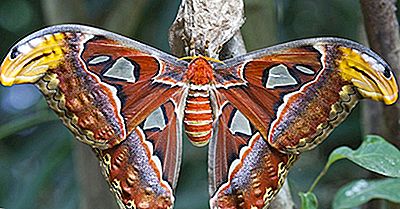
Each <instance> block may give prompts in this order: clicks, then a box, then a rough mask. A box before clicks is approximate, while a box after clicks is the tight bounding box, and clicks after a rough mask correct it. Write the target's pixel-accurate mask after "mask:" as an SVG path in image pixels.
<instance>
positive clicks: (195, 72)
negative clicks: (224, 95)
mask: <svg viewBox="0 0 400 209" xmlns="http://www.w3.org/2000/svg"><path fill="white" fill-rule="evenodd" d="M213 78H214V75H213V68H212V66H211V65H210V63H209V62H208V61H207V60H206V59H204V58H203V57H198V58H196V59H194V60H193V61H191V62H190V64H189V66H188V71H187V72H186V79H187V80H188V81H189V83H191V84H195V85H205V84H209V83H210V82H211V81H212V80H213Z"/></svg>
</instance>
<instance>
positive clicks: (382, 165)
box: [300, 135, 400, 209]
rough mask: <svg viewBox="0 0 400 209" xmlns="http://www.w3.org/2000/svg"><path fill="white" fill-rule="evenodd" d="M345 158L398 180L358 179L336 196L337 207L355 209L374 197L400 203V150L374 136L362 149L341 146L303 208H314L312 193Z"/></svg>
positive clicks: (311, 189)
mask: <svg viewBox="0 0 400 209" xmlns="http://www.w3.org/2000/svg"><path fill="white" fill-rule="evenodd" d="M341 159H348V160H350V161H351V162H353V163H355V164H357V165H359V166H361V167H363V168H364V169H367V170H369V171H372V172H376V173H379V174H381V175H383V176H388V177H395V178H387V179H381V180H364V179H360V180H356V181H353V182H351V183H349V184H347V185H345V186H343V187H342V188H341V189H340V190H339V191H338V192H337V194H336V195H335V198H334V200H333V208H334V209H341V208H352V207H355V206H359V205H361V204H363V203H366V202H368V201H369V200H371V199H373V198H381V199H387V200H390V201H392V202H400V195H399V193H398V192H397V191H400V178H399V177H400V151H399V150H398V149H397V148H396V147H394V146H393V145H391V144H390V143H388V142H387V141H385V140H384V139H383V138H382V137H379V136H374V135H370V136H367V137H366V138H365V140H364V141H363V143H362V144H361V146H360V147H359V148H358V149H356V150H352V149H350V148H349V147H345V146H344V147H339V148H337V149H335V150H334V151H333V152H332V153H331V154H330V155H329V159H328V162H327V163H326V165H325V167H324V169H323V170H322V171H321V173H320V175H319V176H318V177H317V178H316V179H315V181H314V183H313V184H312V186H311V187H310V189H309V191H308V192H307V193H306V194H300V196H301V201H302V209H313V208H315V207H314V205H312V204H310V202H316V201H317V200H316V197H315V195H314V194H313V193H312V191H313V190H314V188H315V186H316V185H317V183H318V182H319V181H320V179H321V177H322V176H324V175H325V174H326V173H327V171H328V169H329V168H330V166H331V165H332V164H333V163H334V162H337V161H339V160H341Z"/></svg>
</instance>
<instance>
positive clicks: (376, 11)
mask: <svg viewBox="0 0 400 209" xmlns="http://www.w3.org/2000/svg"><path fill="white" fill-rule="evenodd" d="M360 3H361V8H362V12H363V16H364V25H365V29H366V32H367V35H368V41H369V44H370V46H371V48H372V49H373V50H374V51H376V52H377V53H378V54H380V55H381V56H382V57H383V58H384V59H385V60H386V61H387V62H388V63H389V65H390V66H392V67H393V69H394V71H395V73H396V74H397V75H400V71H399V70H400V69H399V66H400V54H399V49H400V37H399V24H398V20H397V17H396V6H395V4H396V0H360ZM397 82H398V84H399V80H397ZM399 119H400V103H399V102H397V103H396V104H394V105H392V106H389V107H384V106H383V105H381V104H377V103H374V102H371V101H368V102H364V106H363V123H364V124H363V125H364V132H365V133H366V134H371V133H372V134H379V135H382V136H383V137H384V138H385V139H386V140H388V141H390V142H391V143H393V144H395V145H397V147H400V140H399V139H400V138H399V136H400V123H399ZM385 204H388V205H390V206H389V207H388V208H391V209H399V208H400V205H398V204H394V203H388V202H384V201H372V202H370V203H369V204H368V205H366V206H365V207H364V208H382V207H385V206H384V205H385ZM386 207H387V206H386Z"/></svg>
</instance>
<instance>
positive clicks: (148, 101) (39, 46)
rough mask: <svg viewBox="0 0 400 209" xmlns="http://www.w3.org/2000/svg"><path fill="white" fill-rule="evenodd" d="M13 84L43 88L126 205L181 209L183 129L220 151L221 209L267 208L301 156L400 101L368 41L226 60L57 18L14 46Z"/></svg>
mask: <svg viewBox="0 0 400 209" xmlns="http://www.w3.org/2000/svg"><path fill="white" fill-rule="evenodd" d="M0 81H1V83H2V84H3V85H4V86H11V85H14V84H26V83H31V84H35V85H36V86H37V87H38V88H39V89H40V90H41V92H42V93H43V95H44V96H45V97H46V99H47V102H48V105H49V106H50V108H51V109H53V110H54V111H55V112H56V113H57V114H58V116H59V117H60V119H61V120H62V121H63V123H64V124H65V126H66V127H68V128H69V129H70V130H71V131H72V133H73V134H74V135H75V136H76V138H77V139H78V140H79V141H81V142H83V143H85V144H88V145H89V146H91V147H92V148H93V150H94V151H95V152H96V153H97V156H98V158H99V160H100V163H101V167H102V171H103V174H104V176H105V178H106V179H107V181H108V183H109V185H110V188H111V190H112V192H113V193H114V194H115V197H116V200H117V202H118V204H119V206H120V208H141V209H142V208H160V209H161V208H163V209H164V208H172V207H173V203H174V188H175V187H176V184H177V180H178V174H179V168H180V164H181V153H182V146H181V143H182V135H183V134H186V135H187V136H188V139H189V140H190V142H192V144H193V145H194V146H205V145H207V144H208V146H209V147H208V148H209V157H208V164H209V192H210V196H211V198H210V207H211V208H213V209H214V208H221V209H223V208H249V209H250V208H252V209H253V208H266V207H268V206H269V205H270V202H271V200H273V198H274V196H275V195H276V193H277V192H278V191H279V189H280V187H281V186H282V184H283V183H284V181H285V177H286V174H287V173H288V170H289V168H290V166H291V165H292V163H293V162H294V161H295V160H296V158H297V157H298V155H299V154H300V153H301V152H304V151H307V150H310V149H312V148H314V147H315V146H317V145H318V144H320V143H321V142H322V141H323V140H324V139H326V138H327V136H328V135H329V133H330V132H331V131H332V130H333V129H334V128H335V127H336V126H337V125H338V124H339V123H341V122H342V121H343V120H344V119H345V118H346V117H347V115H348V114H349V113H350V111H351V109H352V108H353V107H354V106H355V105H356V104H357V103H358V101H359V99H362V98H368V99H372V100H376V101H382V102H384V103H385V104H387V105H390V104H393V103H394V102H395V101H396V100H397V97H398V87H397V84H396V80H395V77H394V75H393V72H392V71H391V69H390V67H389V66H388V64H387V63H386V62H385V61H384V60H382V59H381V58H380V57H379V56H378V55H377V54H375V53H374V52H372V51H371V50H369V49H368V48H366V47H364V46H362V45H360V44H358V43H355V42H352V41H349V40H345V39H339V38H314V39H305V40H299V41H293V42H289V43H285V44H281V45H277V46H273V47H270V48H265V49H261V50H258V51H254V52H251V53H248V54H246V55H243V56H239V57H235V58H232V59H228V60H224V61H219V60H215V59H212V58H209V57H205V56H201V55H199V56H194V57H191V59H190V60H187V59H179V58H177V57H174V56H171V55H169V54H167V53H164V52H161V51H159V50H157V49H154V48H152V47H149V46H147V45H144V44H142V43H139V42H137V41H134V40H131V39H128V38H125V37H123V36H120V35H117V34H115V33H112V32H108V31H104V30H101V29H97V28H92V27H87V26H80V25H59V26H52V27H48V28H45V29H42V30H40V31H38V32H35V33H33V34H31V35H29V36H27V37H26V38H24V39H22V40H20V41H19V42H18V43H17V44H16V45H15V46H13V47H12V48H11V50H10V52H9V53H8V55H7V57H6V58H5V60H4V62H3V63H2V65H1V75H0Z"/></svg>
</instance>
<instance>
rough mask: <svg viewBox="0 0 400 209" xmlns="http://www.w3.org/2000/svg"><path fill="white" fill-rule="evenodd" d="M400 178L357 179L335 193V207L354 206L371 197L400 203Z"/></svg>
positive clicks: (340, 208)
mask: <svg viewBox="0 0 400 209" xmlns="http://www.w3.org/2000/svg"><path fill="white" fill-rule="evenodd" d="M399 191H400V179H399V178H395V179H392V178H389V179H383V180H373V181H367V180H357V181H354V182H352V183H349V184H347V185H345V186H344V187H342V188H341V189H340V190H339V191H338V192H337V193H336V195H335V198H334V200H333V205H332V207H333V208H334V209H342V208H353V207H356V206H359V205H361V204H364V203H366V202H368V201H369V200H371V199H374V198H379V199H386V200H389V201H392V202H397V203H400V192H399Z"/></svg>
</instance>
